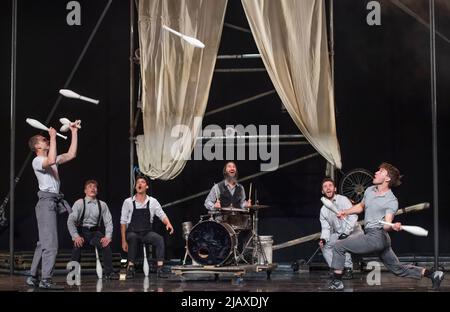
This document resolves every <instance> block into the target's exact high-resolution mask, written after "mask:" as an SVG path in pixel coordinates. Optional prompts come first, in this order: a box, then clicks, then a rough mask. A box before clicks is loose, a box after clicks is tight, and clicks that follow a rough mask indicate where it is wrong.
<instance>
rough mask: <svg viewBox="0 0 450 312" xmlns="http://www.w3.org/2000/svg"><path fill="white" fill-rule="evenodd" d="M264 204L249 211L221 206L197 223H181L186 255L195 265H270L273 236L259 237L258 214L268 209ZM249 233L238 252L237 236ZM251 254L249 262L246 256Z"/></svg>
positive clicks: (247, 209) (248, 209)
mask: <svg viewBox="0 0 450 312" xmlns="http://www.w3.org/2000/svg"><path fill="white" fill-rule="evenodd" d="M268 207H269V206H265V205H253V206H250V207H248V208H245V209H242V208H234V207H224V208H221V209H220V210H218V211H211V212H209V213H208V215H205V216H201V217H200V221H199V222H198V223H197V224H196V225H195V226H192V222H184V223H183V224H182V228H183V236H184V239H185V240H186V253H185V256H184V260H183V265H185V264H186V259H187V256H188V255H189V257H190V258H191V259H192V263H193V264H194V265H200V266H225V265H239V264H252V265H254V264H259V265H265V264H270V263H271V262H272V250H271V248H272V245H271V242H272V237H271V236H258V211H259V209H262V208H268ZM242 231H250V232H251V236H250V237H249V238H248V239H247V241H246V242H245V244H243V248H242V250H241V251H239V250H238V235H239V233H241V232H242ZM250 251H251V252H252V257H251V260H250V261H247V260H246V259H245V255H247V254H248V253H249V252H250Z"/></svg>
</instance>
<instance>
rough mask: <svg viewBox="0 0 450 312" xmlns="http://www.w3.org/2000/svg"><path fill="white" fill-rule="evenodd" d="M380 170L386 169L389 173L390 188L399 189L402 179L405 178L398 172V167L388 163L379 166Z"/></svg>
mask: <svg viewBox="0 0 450 312" xmlns="http://www.w3.org/2000/svg"><path fill="white" fill-rule="evenodd" d="M379 168H380V169H385V170H386V171H387V173H388V176H389V178H391V180H390V181H389V187H397V186H399V185H400V184H402V181H400V179H401V178H402V177H403V176H402V175H401V174H400V170H398V169H397V168H396V167H394V166H393V165H391V164H389V163H387V162H384V163H382V164H381V165H380V166H379Z"/></svg>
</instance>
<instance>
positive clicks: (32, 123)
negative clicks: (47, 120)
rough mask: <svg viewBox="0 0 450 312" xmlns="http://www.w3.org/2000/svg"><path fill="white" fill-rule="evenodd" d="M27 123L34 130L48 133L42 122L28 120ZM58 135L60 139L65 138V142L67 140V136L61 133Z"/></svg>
mask: <svg viewBox="0 0 450 312" xmlns="http://www.w3.org/2000/svg"><path fill="white" fill-rule="evenodd" d="M25 121H26V122H27V123H28V124H29V125H30V126H32V127H33V128H36V129H39V130H45V131H48V127H46V126H44V125H43V124H42V123H41V122H39V121H37V120H36V119H32V118H27V119H26V120H25ZM56 135H57V136H59V137H60V138H63V139H64V140H67V137H66V136H65V135H62V134H60V133H56Z"/></svg>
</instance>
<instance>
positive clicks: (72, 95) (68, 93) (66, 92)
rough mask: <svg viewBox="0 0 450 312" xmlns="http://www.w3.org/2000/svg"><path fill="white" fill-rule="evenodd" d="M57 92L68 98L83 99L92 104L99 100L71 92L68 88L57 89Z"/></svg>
mask: <svg viewBox="0 0 450 312" xmlns="http://www.w3.org/2000/svg"><path fill="white" fill-rule="evenodd" d="M59 93H60V94H62V95H64V96H65V97H68V98H72V99H79V100H83V101H86V102H90V103H94V104H98V103H99V102H100V101H99V100H94V99H91V98H88V97H86V96H82V95H79V94H78V93H76V92H73V91H72V90H68V89H61V90H59Z"/></svg>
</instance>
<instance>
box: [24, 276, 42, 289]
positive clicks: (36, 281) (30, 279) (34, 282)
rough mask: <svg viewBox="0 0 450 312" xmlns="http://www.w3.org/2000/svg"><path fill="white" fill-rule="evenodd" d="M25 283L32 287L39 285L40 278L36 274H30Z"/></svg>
mask: <svg viewBox="0 0 450 312" xmlns="http://www.w3.org/2000/svg"><path fill="white" fill-rule="evenodd" d="M25 283H26V284H27V285H28V286H31V287H39V279H38V278H37V277H35V276H28V277H27V280H26V281H25Z"/></svg>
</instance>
